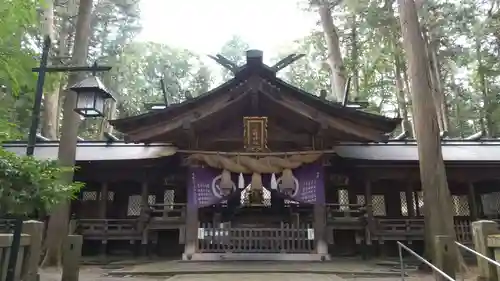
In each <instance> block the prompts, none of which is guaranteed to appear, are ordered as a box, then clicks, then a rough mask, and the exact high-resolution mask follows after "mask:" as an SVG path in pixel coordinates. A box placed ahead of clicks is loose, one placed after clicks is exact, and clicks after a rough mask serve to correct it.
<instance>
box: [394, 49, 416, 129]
mask: <svg viewBox="0 0 500 281" xmlns="http://www.w3.org/2000/svg"><path fill="white" fill-rule="evenodd" d="M394 65H395V75H396V91H397V94H396V98H397V101H398V109H399V114H400V115H401V119H402V120H401V128H402V131H403V132H408V133H410V134H411V135H413V128H412V126H411V123H410V120H409V118H408V107H407V104H406V98H405V89H404V85H403V79H402V78H401V60H400V59H399V55H398V54H396V55H394Z"/></svg>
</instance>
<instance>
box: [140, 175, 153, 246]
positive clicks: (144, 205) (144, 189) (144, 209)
mask: <svg viewBox="0 0 500 281" xmlns="http://www.w3.org/2000/svg"><path fill="white" fill-rule="evenodd" d="M150 215H151V214H150V212H149V185H148V183H147V182H142V184H141V210H140V217H141V219H140V223H141V225H139V226H138V227H139V229H140V231H142V237H141V249H140V252H141V253H142V254H147V252H148V245H149V229H148V221H149V218H148V217H146V216H150Z"/></svg>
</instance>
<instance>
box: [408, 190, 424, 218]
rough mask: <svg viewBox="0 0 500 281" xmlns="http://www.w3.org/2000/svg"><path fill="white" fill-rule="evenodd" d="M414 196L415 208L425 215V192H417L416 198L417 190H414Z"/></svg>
mask: <svg viewBox="0 0 500 281" xmlns="http://www.w3.org/2000/svg"><path fill="white" fill-rule="evenodd" d="M411 197H412V198H413V210H417V206H418V213H419V214H420V215H421V216H423V215H424V193H423V192H422V191H419V192H417V198H415V192H412V196H411Z"/></svg>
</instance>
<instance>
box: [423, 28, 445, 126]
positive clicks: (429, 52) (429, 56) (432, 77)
mask: <svg viewBox="0 0 500 281" xmlns="http://www.w3.org/2000/svg"><path fill="white" fill-rule="evenodd" d="M422 35H423V42H424V47H425V50H426V53H427V56H426V61H427V62H428V65H427V66H428V68H429V72H428V73H429V78H430V83H431V84H430V86H431V90H432V98H433V100H434V107H435V108H436V117H437V122H438V126H439V131H440V132H443V131H444V123H443V119H442V118H441V117H442V116H443V114H441V105H440V98H439V96H440V94H441V93H439V89H438V86H437V85H438V83H439V81H438V78H437V77H436V75H435V74H436V70H435V69H434V67H435V62H434V61H433V55H432V50H431V46H430V43H429V36H428V34H427V30H425V29H424V30H423V31H422Z"/></svg>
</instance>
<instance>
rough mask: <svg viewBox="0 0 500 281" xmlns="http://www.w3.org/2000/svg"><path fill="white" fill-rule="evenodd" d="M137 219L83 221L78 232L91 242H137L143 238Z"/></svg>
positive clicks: (79, 224)
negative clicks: (110, 240)
mask: <svg viewBox="0 0 500 281" xmlns="http://www.w3.org/2000/svg"><path fill="white" fill-rule="evenodd" d="M137 226H138V224H137V220H136V219H82V220H79V221H78V227H77V231H78V232H79V233H80V234H81V235H83V237H84V239H90V240H101V239H103V240H105V239H112V240H135V239H139V238H140V236H141V233H140V231H139V230H138V227H137Z"/></svg>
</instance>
